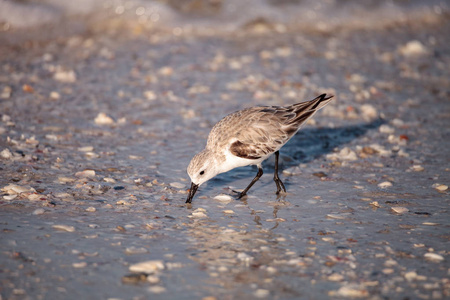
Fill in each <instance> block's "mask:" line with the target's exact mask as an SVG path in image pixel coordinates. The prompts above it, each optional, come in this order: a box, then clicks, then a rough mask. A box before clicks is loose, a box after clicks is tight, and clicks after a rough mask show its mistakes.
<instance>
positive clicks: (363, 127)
mask: <svg viewBox="0 0 450 300" xmlns="http://www.w3.org/2000/svg"><path fill="white" fill-rule="evenodd" d="M385 123H386V121H385V120H384V119H381V118H379V119H376V120H373V121H371V122H368V123H359V124H354V125H347V126H341V127H321V128H303V129H301V130H300V131H299V132H298V133H297V134H296V135H295V136H294V137H293V138H292V139H291V140H290V141H289V142H288V143H287V144H286V145H284V146H283V148H281V150H280V155H287V156H288V157H290V158H291V159H290V161H286V160H283V162H282V164H281V165H282V166H281V167H280V171H282V170H283V169H285V168H286V167H290V166H294V165H299V164H304V163H309V162H311V161H313V160H315V159H318V158H320V157H322V156H324V155H326V154H328V153H332V152H333V151H334V149H335V148H339V147H341V146H342V145H345V144H347V143H350V142H351V141H353V140H355V139H358V138H360V137H362V136H364V135H365V134H366V133H367V132H368V131H371V130H374V129H377V128H379V127H380V126H381V125H383V124H385ZM252 168H255V169H254V170H253V169H251V168H237V169H234V170H231V171H229V172H227V173H224V174H220V175H218V176H216V177H215V178H213V179H211V180H210V182H211V184H208V186H207V187H206V188H205V189H204V191H208V190H210V189H212V188H213V187H215V186H224V187H225V186H228V185H229V184H230V183H231V182H235V181H236V180H239V179H242V178H246V177H252V178H253V176H255V175H256V172H257V171H256V167H255V166H252ZM263 169H264V171H265V173H268V171H270V172H273V170H274V160H273V157H270V158H269V159H267V160H266V161H265V162H264V163H263ZM249 183H250V181H249ZM239 188H245V186H242V187H239ZM253 188H254V187H253Z"/></svg>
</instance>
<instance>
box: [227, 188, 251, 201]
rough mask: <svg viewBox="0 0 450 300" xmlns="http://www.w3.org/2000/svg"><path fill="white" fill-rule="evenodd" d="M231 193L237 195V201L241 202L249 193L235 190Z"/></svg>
mask: <svg viewBox="0 0 450 300" xmlns="http://www.w3.org/2000/svg"><path fill="white" fill-rule="evenodd" d="M231 191H232V192H233V193H235V194H236V199H237V200H240V199H242V198H243V197H245V196H247V193H243V192H238V191H235V190H231Z"/></svg>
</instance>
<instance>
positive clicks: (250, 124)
mask: <svg viewBox="0 0 450 300" xmlns="http://www.w3.org/2000/svg"><path fill="white" fill-rule="evenodd" d="M330 99H331V97H326V95H325V94H323V95H320V96H319V97H317V98H315V99H313V100H311V101H307V102H302V103H298V104H294V105H291V106H286V107H280V106H259V107H251V108H248V109H244V110H241V111H237V112H235V113H232V114H230V115H228V116H226V117H225V118H223V119H222V120H221V121H219V122H218V123H217V124H216V125H215V126H214V128H213V129H212V130H211V133H210V135H209V137H208V142H207V147H210V148H211V147H214V148H224V147H225V148H226V147H227V146H228V147H229V151H230V152H231V153H232V154H234V155H236V156H238V157H242V158H247V159H260V158H262V157H264V156H267V155H269V154H271V153H273V152H275V151H277V150H279V149H280V148H281V147H282V146H283V145H284V144H285V143H286V142H287V141H289V139H290V138H291V137H292V136H293V135H294V134H295V133H296V132H297V130H298V129H299V128H300V126H301V125H302V124H303V123H304V122H305V121H306V120H307V119H309V118H310V117H312V116H313V115H314V113H315V112H316V111H317V110H319V109H321V108H322V107H324V106H325V105H326V104H328V102H329V101H330Z"/></svg>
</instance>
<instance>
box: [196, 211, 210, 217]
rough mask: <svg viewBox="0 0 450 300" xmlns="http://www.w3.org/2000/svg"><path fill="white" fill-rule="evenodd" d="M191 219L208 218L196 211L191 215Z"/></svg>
mask: <svg viewBox="0 0 450 300" xmlns="http://www.w3.org/2000/svg"><path fill="white" fill-rule="evenodd" d="M192 217H194V218H206V217H208V216H207V215H206V214H205V213H204V212H201V211H196V212H193V213H192Z"/></svg>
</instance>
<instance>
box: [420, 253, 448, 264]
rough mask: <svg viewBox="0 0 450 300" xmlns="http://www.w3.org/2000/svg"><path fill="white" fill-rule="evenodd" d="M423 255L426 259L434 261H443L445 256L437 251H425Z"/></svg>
mask: <svg viewBox="0 0 450 300" xmlns="http://www.w3.org/2000/svg"><path fill="white" fill-rule="evenodd" d="M423 257H424V258H425V259H426V260H430V261H434V262H441V261H443V260H444V257H443V256H442V255H439V254H437V253H431V252H428V253H425V254H424V255H423Z"/></svg>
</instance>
